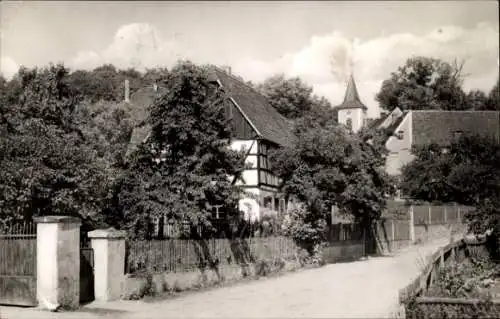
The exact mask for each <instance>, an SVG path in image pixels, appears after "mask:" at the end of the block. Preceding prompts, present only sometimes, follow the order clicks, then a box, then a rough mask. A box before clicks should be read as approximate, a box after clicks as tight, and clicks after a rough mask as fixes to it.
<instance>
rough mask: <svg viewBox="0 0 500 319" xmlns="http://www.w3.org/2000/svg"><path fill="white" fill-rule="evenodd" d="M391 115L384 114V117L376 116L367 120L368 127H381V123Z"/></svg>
mask: <svg viewBox="0 0 500 319" xmlns="http://www.w3.org/2000/svg"><path fill="white" fill-rule="evenodd" d="M388 116H389V114H384V115H383V116H382V117H379V118H376V119H369V122H367V127H368V128H369V129H372V128H377V129H378V128H380V127H379V126H380V124H382V123H383V122H384V121H385V119H386V118H387V117H388Z"/></svg>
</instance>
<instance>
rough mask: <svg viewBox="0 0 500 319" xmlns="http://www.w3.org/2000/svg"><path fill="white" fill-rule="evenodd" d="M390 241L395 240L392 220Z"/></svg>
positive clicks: (392, 221)
mask: <svg viewBox="0 0 500 319" xmlns="http://www.w3.org/2000/svg"><path fill="white" fill-rule="evenodd" d="M391 239H392V241H394V239H395V229H394V220H392V219H391Z"/></svg>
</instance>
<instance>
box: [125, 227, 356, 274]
mask: <svg viewBox="0 0 500 319" xmlns="http://www.w3.org/2000/svg"><path fill="white" fill-rule="evenodd" d="M325 235H326V237H327V241H328V244H329V245H330V246H331V245H336V244H344V245H351V244H352V245H354V244H357V245H360V244H363V240H364V237H363V231H362V229H361V228H360V227H359V226H358V225H354V224H334V225H331V227H329V229H328V231H327V233H326V234H325ZM298 252H299V248H298V247H297V245H296V244H295V243H294V241H293V239H292V238H289V237H285V236H271V237H249V238H237V239H217V238H211V239H205V240H191V239H164V240H140V241H128V242H127V254H126V256H127V257H126V263H125V264H126V272H127V273H135V272H141V271H148V272H153V273H155V272H182V271H189V270H192V269H196V268H200V267H206V266H210V265H230V264H242V263H243V264H245V263H252V262H255V261H257V260H278V259H283V260H296V259H297V256H298ZM347 253H348V252H346V254H347ZM356 256H357V255H356ZM345 257H346V258H345V259H349V258H348V257H349V256H345Z"/></svg>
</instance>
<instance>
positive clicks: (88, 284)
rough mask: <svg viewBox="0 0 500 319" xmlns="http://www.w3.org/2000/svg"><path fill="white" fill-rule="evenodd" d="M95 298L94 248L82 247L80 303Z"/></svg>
mask: <svg viewBox="0 0 500 319" xmlns="http://www.w3.org/2000/svg"><path fill="white" fill-rule="evenodd" d="M93 300H94V250H93V249H92V248H90V247H85V246H82V247H81V248H80V303H88V302H91V301H93Z"/></svg>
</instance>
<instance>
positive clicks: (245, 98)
mask: <svg viewBox="0 0 500 319" xmlns="http://www.w3.org/2000/svg"><path fill="white" fill-rule="evenodd" d="M210 79H211V80H212V81H218V82H219V83H220V84H221V85H222V87H223V88H224V89H225V90H227V92H228V94H229V96H230V97H231V98H232V100H233V101H234V103H235V104H236V107H238V108H239V109H240V111H241V112H242V113H243V115H244V116H245V117H246V118H247V119H248V120H249V122H250V123H251V125H252V126H253V127H255V129H256V130H257V132H256V133H257V134H258V135H259V137H261V138H263V139H266V140H268V141H270V142H273V143H276V144H278V145H282V146H285V145H289V143H290V142H291V141H292V139H293V138H294V135H293V133H292V130H291V127H292V125H291V122H290V121H288V120H287V119H286V118H285V117H283V116H282V115H281V114H279V113H278V111H276V109H275V108H274V107H272V106H271V105H270V104H269V103H268V102H267V99H266V97H264V96H263V95H262V94H260V93H258V92H257V91H256V90H255V89H253V88H252V87H251V86H249V85H248V84H246V83H245V82H244V81H243V80H242V79H240V78H238V77H235V76H233V75H229V74H228V73H226V72H225V71H223V70H221V69H219V68H216V67H214V68H212V69H211V72H210ZM165 91H166V89H165V88H162V87H159V88H158V90H157V91H156V92H155V91H154V89H153V87H152V86H148V87H144V88H141V89H139V90H137V91H136V92H135V93H134V94H132V96H131V97H130V103H129V107H131V108H132V109H133V110H134V111H133V117H134V122H135V123H137V124H136V126H135V128H134V130H133V131H132V137H131V139H130V143H129V147H128V149H127V153H126V156H128V155H129V154H130V153H131V152H132V151H133V150H134V149H135V148H136V147H137V145H139V144H140V143H142V142H143V141H145V140H146V138H147V137H148V135H149V133H150V132H151V127H150V126H149V125H148V124H147V123H146V119H147V114H148V113H147V108H148V106H149V105H151V103H153V101H154V98H155V94H161V93H163V92H165Z"/></svg>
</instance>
